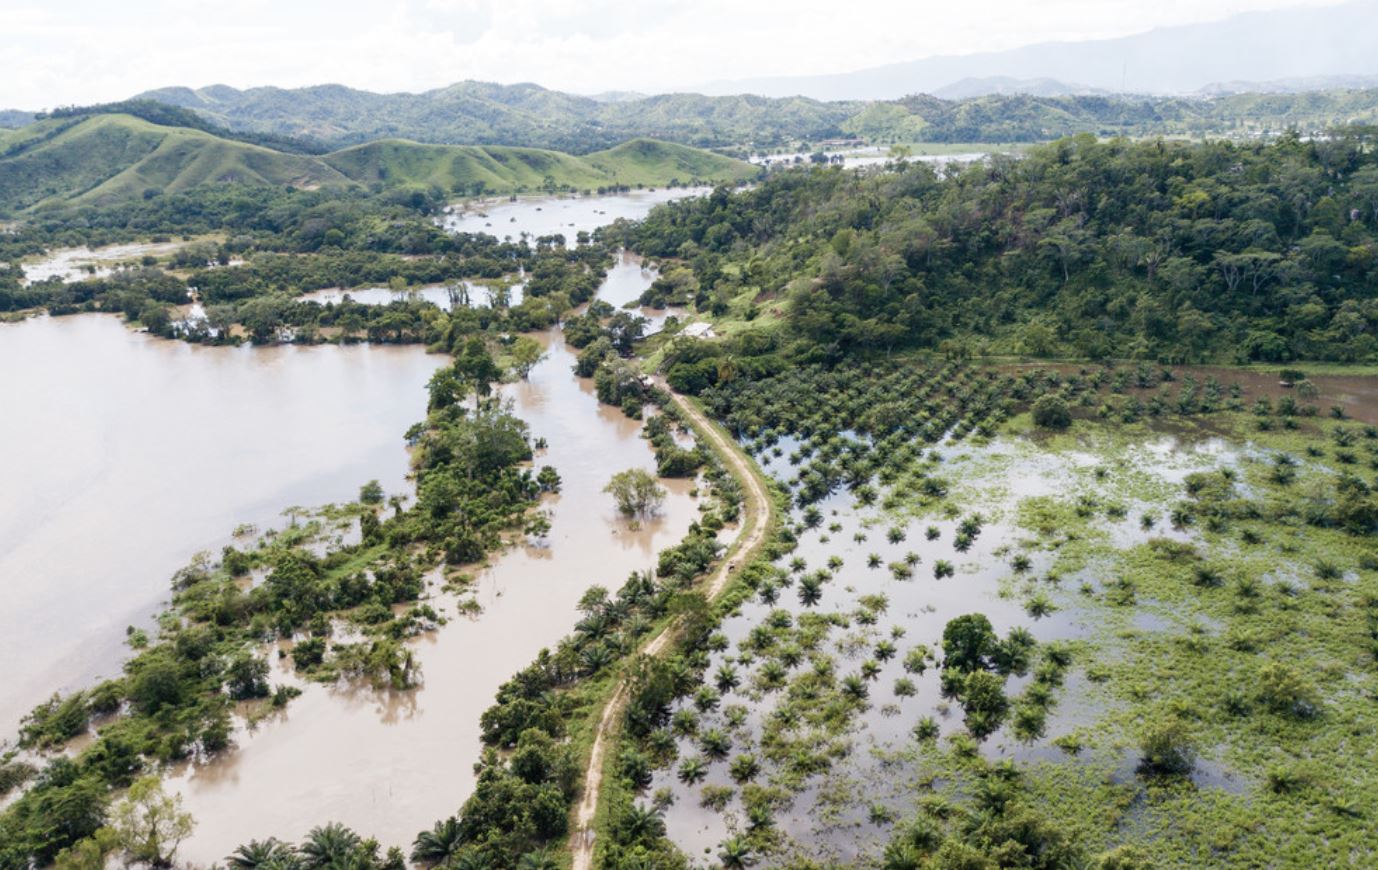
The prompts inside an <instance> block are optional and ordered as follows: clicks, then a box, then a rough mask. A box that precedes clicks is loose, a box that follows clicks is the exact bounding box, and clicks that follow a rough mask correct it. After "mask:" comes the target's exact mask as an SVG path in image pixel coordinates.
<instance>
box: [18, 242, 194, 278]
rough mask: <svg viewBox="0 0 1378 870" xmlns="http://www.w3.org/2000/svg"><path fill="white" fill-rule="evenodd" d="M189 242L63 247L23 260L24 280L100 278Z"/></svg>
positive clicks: (175, 249) (160, 255)
mask: <svg viewBox="0 0 1378 870" xmlns="http://www.w3.org/2000/svg"><path fill="white" fill-rule="evenodd" d="M187 244H188V243H187V242H183V241H169V242H131V243H129V244H123V245H107V246H106V247H103V248H63V249H61V250H57V251H51V252H49V253H48V254H47V255H45V256H43V257H38V258H35V259H34V260H32V261H31V262H28V263H24V264H23V269H24V280H25V281H26V282H27V283H30V284H32V283H34V282H36V281H46V280H48V279H50V278H57V279H59V280H61V281H63V282H70V281H79V280H81V279H82V278H101V277H105V276H106V275H109V274H110V273H112V272H113V271H115V269H116V268H118V267H120V266H122V265H125V264H132V265H136V266H137V265H139V261H140V260H142V259H143V258H144V257H165V256H167V255H168V254H171V253H174V252H176V251H177V250H179V249H180V248H183V247H185V246H186V245H187Z"/></svg>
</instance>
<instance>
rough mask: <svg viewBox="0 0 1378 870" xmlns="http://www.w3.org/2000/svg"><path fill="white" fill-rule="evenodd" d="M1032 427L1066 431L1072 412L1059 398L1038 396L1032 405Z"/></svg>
mask: <svg viewBox="0 0 1378 870" xmlns="http://www.w3.org/2000/svg"><path fill="white" fill-rule="evenodd" d="M1033 421H1034V425H1035V426H1038V427H1040V428H1042V429H1066V428H1067V427H1068V426H1070V425H1072V412H1071V411H1070V410H1068V408H1067V403H1066V402H1065V401H1063V400H1062V397H1061V396H1054V395H1052V394H1051V393H1050V394H1048V395H1043V396H1039V397H1038V400H1037V401H1035V402H1034V403H1033Z"/></svg>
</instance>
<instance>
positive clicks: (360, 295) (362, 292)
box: [299, 281, 523, 311]
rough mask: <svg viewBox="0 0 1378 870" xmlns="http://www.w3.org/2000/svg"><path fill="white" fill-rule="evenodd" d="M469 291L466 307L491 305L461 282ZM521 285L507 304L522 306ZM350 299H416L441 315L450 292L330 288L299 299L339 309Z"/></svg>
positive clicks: (441, 288)
mask: <svg viewBox="0 0 1378 870" xmlns="http://www.w3.org/2000/svg"><path fill="white" fill-rule="evenodd" d="M461 283H463V284H464V286H465V287H466V288H467V289H468V291H469V304H470V305H474V306H484V307H486V306H488V305H490V304H492V300H491V299H490V297H489V290H488V287H486V286H485V285H483V284H476V283H474V282H472V281H463V282H461ZM522 289H523V285H522V284H513V285H511V286H510V287H508V288H507V304H508V305H520V304H521V302H522ZM346 296H347V297H349V298H350V299H352V300H354V301H355V302H357V303H359V304H360V305H389V304H391V303H393V302H406V301H408V300H411V299H419V300H422V301H424V302H430V303H431V304H432V305H435V306H436V307H438V308H439V309H441V310H442V311H449V310H450V291H449V290H448V289H446V287H445V285H444V284H426V285H424V286H421V287H408V288H407V289H406V290H393V289H392V288H390V287H356V288H353V289H342V288H340V287H329V288H326V289H324V290H313V291H311V292H310V293H303V294H302V295H301V296H300V297H299V298H300V299H301V301H303V302H316V303H319V304H321V305H330V304H332V303H333V304H335V305H338V304H340V303H341V302H343V301H344V299H345V297H346Z"/></svg>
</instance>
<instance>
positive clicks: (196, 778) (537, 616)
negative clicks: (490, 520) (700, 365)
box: [168, 189, 697, 863]
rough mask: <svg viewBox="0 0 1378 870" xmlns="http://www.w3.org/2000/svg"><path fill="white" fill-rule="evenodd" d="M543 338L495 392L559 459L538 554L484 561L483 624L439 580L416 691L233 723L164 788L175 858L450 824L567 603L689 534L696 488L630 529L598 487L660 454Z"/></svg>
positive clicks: (608, 294)
mask: <svg viewBox="0 0 1378 870" xmlns="http://www.w3.org/2000/svg"><path fill="white" fill-rule="evenodd" d="M674 193H675V194H677V195H680V196H683V195H687V194H688V193H689V192H688V191H685V190H683V189H681V190H679V191H675V192H674ZM669 196H670V193H669V192H660V193H658V194H655V195H647V196H638V195H636V194H630V195H626V196H614V197H603V198H592V199H584V200H575V201H570V202H577V203H578V204H579V205H580V207H581V211H580V212H579V213H578V216H577V217H575V219H577V220H581V221H584V222H585V223H586V225H587V226H590V227H592V226H597V225H599V224H601V222H605V221H606V220H610V219H611V217H610V215H612V216H628V217H637V216H640V215H642V214H644V213H645V211H647V210H649V209H650V207H651V206H652V205H654V204H655V203H657V202H661V201H665V200H666V199H667V198H669ZM564 202H566V201H565V200H553V201H552V200H535V201H531V200H527V201H522V202H519V203H516V204H513V206H514V207H512V208H509V209H508V211H507V212H505V213H507V214H509V215H510V216H519V217H521V221H520V222H519V226H521V227H523V228H526V227H529V226H536V227H538V228H539V227H540V226H541V225H542V222H543V221H544V220H546V218H547V216H548V214H549V213H548V212H547V209H550V208H552V204H554V205H555V206H558V204H560V203H564ZM528 221H529V222H528ZM529 232H531V234H532V235H539V234H542V231H541V230H539V229H536V230H529ZM654 278H655V273H654V271H652V270H649V269H645V268H643V266H642V264H641V262H640V260H639V259H638V258H635V257H631V256H626V255H623V256H622V257H620V258H619V261H618V263H617V264H616V265H615V266H614V267H613V269H612V270H610V272H609V275H608V277H607V279H606V280H605V282H604V284H603V286H602V288H601V289H600V291H599V293H598V298H600V299H603V300H605V301H607V302H608V303H609V304H612V305H614V306H618V307H620V306H622V305H623V304H624V303H626V302H628V301H631V300H635V299H636V298H637V297H639V296H640V294H641V292H642V291H644V290H645V289H646V288H647V287H648V286H650V283H651V281H653V280H654ZM380 289H381V288H380ZM436 289H440V290H441V292H444V291H443V288H436ZM382 292H383V293H386V294H387V298H386V299H384V298H381V297H380V298H378V299H377V301H378V302H386V301H391V298H392V296H393V294H392V292H391V291H387V290H383V291H382ZM350 295H352V296H355V298H358V296H356V295H355V293H354V292H351V294H350ZM367 298H370V297H367V296H366V297H365V298H364V299H359V301H361V302H363V301H365V299H367ZM445 301H446V302H447V303H448V301H449V300H448V296H447V297H446V299H445ZM660 316H661V318H662V319H663V316H664V313H663V312H661V313H660ZM540 338H541V340H542V341H543V343H544V344H545V345H546V349H547V357H546V358H545V359H544V360H543V361H542V362H541V363H540V364H539V365H537V367H536V368H535V369H534V370H533V371H532V372H531V375H530V378H529V380H527V381H523V382H518V383H515V384H509V385H507V386H505V387H502V388H501V393H502V395H503V396H504V397H505V398H508V399H510V400H511V401H512V402H513V403H514V411H515V413H516V415H517V416H518V417H520V418H521V419H523V420H525V421H526V422H527V423H528V424H529V425H530V427H531V433H532V436H533V437H536V438H545V439H546V440H547V441H548V443H549V448H548V449H547V450H545V451H543V452H541V453H539V454H538V456H537V460H536V461H537V462H538V463H539V464H543V465H544V464H550V465H553V466H554V467H555V468H556V469H558V470H559V472H560V474H561V476H562V478H563V484H562V487H561V492H560V494H559V495H558V496H554V497H548V499H547V502H546V508H547V509H548V510H549V512H550V521H551V531H550V533H549V535H548V536H547V537H546V538H545V539H544V540H543V541H542V542H541V543H540V544H539V545H531V544H527V545H521V546H517V547H515V548H513V549H510V550H508V551H506V552H503V553H500V554H497V555H495V556H493V557H492V560H491V564H490V565H489V566H488V567H486V568H484V569H483V570H481V571H480V572H479V574H478V576H477V578H476V582H475V585H474V587H473V591H472V595H470V594H467V593H466V594H465V595H463V596H462V597H463V598H465V599H472V600H474V601H475V602H476V603H477V604H478V605H479V606H480V607H481V608H482V611H481V612H480V613H478V614H477V615H472V616H471V615H466V614H462V613H460V612H459V608H458V602H457V597H456V596H455V595H454V594H452V593H448V592H444V591H441V590H439V589H438V588H435V587H434V585H433V587H432V590H431V594H432V603H433V605H435V606H436V607H437V609H438V610H440V611H441V612H442V613H444V614H445V615H446V616H448V617H450V618H451V622H450V623H449V624H448V625H447V626H445V627H444V628H442V629H440V630H439V631H436V632H433V633H431V634H430V635H427V636H423V637H422V638H419V639H418V640H417V641H416V642H415V644H414V650H415V655H416V658H417V660H418V661H419V663H420V667H421V675H422V685H421V686H420V687H419V688H417V689H414V690H410V691H401V692H397V691H387V690H384V691H377V690H373V689H369V688H366V687H354V686H349V685H346V684H340V685H334V686H328V687H326V686H318V685H307V686H305V687H304V689H305V692H304V694H303V695H302V696H301V697H299V698H297V699H296V700H294V701H293V702H292V703H291V704H290V705H288V707H287V709H286V710H285V711H284V712H282V713H281V714H277V715H275V716H273V717H270V718H268V719H266V720H263V721H262V722H260V723H259V724H258V725H257V726H256V727H254V728H252V729H249V728H247V727H246V726H244V725H242V724H241V726H240V728H239V729H238V731H237V733H236V736H235V740H236V742H237V743H238V748H237V749H236V750H234V751H232V752H230V753H227V754H225V755H224V756H222V757H220V758H218V759H216V760H214V761H212V762H211V763H209V764H204V765H189V766H186V767H184V768H183V769H181V770H179V771H178V772H177V773H176V774H175V775H174V776H173V777H171V778H169V780H168V785H169V787H171V788H174V789H176V790H177V791H179V792H180V793H181V794H182V796H183V798H184V801H185V803H186V807H187V809H188V810H189V811H190V812H191V813H192V814H193V815H194V816H195V817H196V818H197V819H198V827H197V830H196V832H195V834H194V835H193V837H192V838H191V839H190V840H189V841H187V842H186V843H184V844H183V846H182V848H181V850H180V854H181V856H182V857H183V858H184V859H186V860H190V861H194V862H197V863H209V862H212V861H218V860H223V858H224V856H225V855H226V854H227V853H228V852H229V851H230V850H231V849H233V848H234V847H235V846H237V845H238V844H240V843H242V842H244V841H245V840H246V839H247V838H249V837H259V838H262V837H265V836H278V837H280V838H283V839H292V838H296V837H299V836H301V835H302V834H303V833H305V832H306V831H307V830H308V829H309V828H311V827H313V826H315V825H317V824H321V823H323V822H326V821H338V822H342V823H344V824H346V825H349V826H352V827H354V828H356V829H357V830H359V831H361V832H366V833H368V834H369V835H372V836H376V837H378V838H379V840H380V841H381V842H382V843H383V844H384V845H397V846H402V847H407V846H408V845H409V844H410V842H411V839H412V837H414V836H415V834H416V832H417V831H419V830H420V829H422V828H426V827H429V826H430V825H431V824H432V823H433V822H435V821H436V820H437V819H440V818H443V817H445V816H448V815H451V814H453V813H454V812H455V811H457V810H458V809H459V807H460V805H461V803H463V801H464V799H465V798H466V797H467V796H468V795H469V794H470V792H471V791H472V789H473V786H474V779H473V766H474V764H475V762H477V761H478V760H479V757H480V751H481V748H482V747H481V744H480V740H479V717H480V714H481V713H482V712H483V710H484V709H486V708H487V707H488V706H489V704H491V703H492V700H493V696H494V693H495V692H496V690H497V688H498V686H499V685H500V684H501V683H502V682H503V681H505V680H506V679H507V678H508V677H510V676H511V675H512V674H514V673H515V672H517V671H518V670H520V669H521V668H522V667H523V666H525V665H526V664H527V663H529V662H530V661H531V660H532V659H533V658H534V657H535V656H536V654H537V653H538V652H539V651H540V650H541V649H542V648H543V647H549V646H553V645H554V644H555V643H556V642H557V641H558V640H559V639H560V638H561V637H562V636H564V635H565V634H566V633H567V632H568V631H569V630H570V629H571V627H572V626H573V625H574V623H575V622H576V621H577V614H576V611H575V605H576V604H577V602H578V600H579V598H580V596H581V595H582V594H583V592H584V591H585V590H586V589H587V588H588V587H589V586H590V585H593V584H595V583H601V584H605V585H614V586H615V585H616V584H619V583H621V582H622V581H623V580H624V579H625V578H626V576H627V575H628V574H629V573H630V572H632V571H635V570H646V569H648V568H652V567H654V565H655V559H656V554H657V553H658V552H659V551H660V550H661V549H663V548H665V547H667V546H669V545H671V544H673V543H675V542H677V541H678V540H679V539H680V538H681V537H682V536H683V535H684V533H685V531H686V530H687V529H688V527H689V524H690V522H691V521H692V520H693V519H694V518H695V517H696V515H697V513H696V499H694V498H692V497H691V496H690V490H691V488H692V487H693V485H694V484H693V482H692V481H665V485H666V487H667V489H668V490H669V491H670V495H669V498H668V499H667V501H666V504H665V507H664V510H663V513H662V514H661V515H660V516H659V517H657V518H655V519H654V520H652V521H650V522H646V523H643V524H642V525H641V527H640V528H639V529H635V530H633V529H632V528H630V527H629V526H628V525H627V523H626V522H625V520H623V519H621V518H620V517H619V516H618V515H617V514H616V511H615V509H614V505H613V503H612V500H611V499H610V498H609V497H608V496H607V495H606V494H604V493H603V491H602V490H603V487H604V486H605V485H606V484H607V481H608V479H609V478H610V477H611V476H612V474H613V473H615V472H617V471H621V470H624V469H626V468H629V467H633V466H635V467H640V468H644V469H646V470H649V471H654V469H655V457H654V453H653V451H652V449H651V447H650V445H649V443H648V442H647V441H646V440H645V439H643V438H641V437H640V428H641V426H640V423H638V422H635V421H632V420H628V419H627V418H626V417H625V416H624V415H623V414H622V413H621V411H620V410H618V409H615V408H609V407H606V406H602V405H599V404H598V401H597V399H596V397H595V396H594V394H593V385H592V382H591V381H589V380H581V379H579V378H576V377H575V376H574V374H573V371H572V366H573V364H574V355H575V354H574V351H573V350H572V349H571V348H569V347H568V346H566V345H565V343H564V340H563V338H562V336H561V333H560V331H559V330H558V329H555V330H552V331H550V332H548V333H546V334H544V335H543V336H540ZM419 383H420V381H418V384H419Z"/></svg>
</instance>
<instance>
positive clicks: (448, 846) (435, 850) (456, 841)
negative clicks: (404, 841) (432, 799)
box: [411, 816, 460, 865]
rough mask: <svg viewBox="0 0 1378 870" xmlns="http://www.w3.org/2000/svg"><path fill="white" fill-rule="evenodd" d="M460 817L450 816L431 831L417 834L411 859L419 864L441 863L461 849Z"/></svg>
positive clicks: (437, 823)
mask: <svg viewBox="0 0 1378 870" xmlns="http://www.w3.org/2000/svg"><path fill="white" fill-rule="evenodd" d="M459 846H460V837H459V819H457V818H455V817H454V816H450V817H449V818H448V819H445V820H444V821H440V822H436V823H435V827H434V828H431V829H430V830H429V831H422V832H421V833H419V834H417V835H416V840H415V841H414V842H413V843H412V850H411V859H412V860H413V861H415V862H417V863H418V864H432V865H433V864H439V863H440V862H442V861H444V860H445V859H446V858H449V857H450V856H451V855H453V854H454V853H455V852H457V851H458V850H459Z"/></svg>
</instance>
